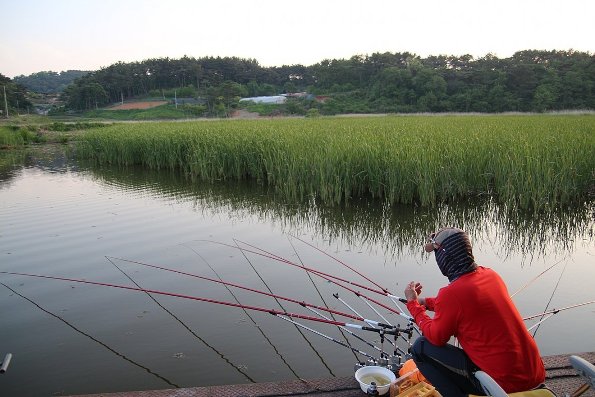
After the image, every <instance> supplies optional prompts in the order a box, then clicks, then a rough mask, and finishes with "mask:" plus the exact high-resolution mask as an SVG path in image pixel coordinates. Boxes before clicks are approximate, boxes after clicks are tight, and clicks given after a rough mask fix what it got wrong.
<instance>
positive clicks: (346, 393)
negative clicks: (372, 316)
mask: <svg viewBox="0 0 595 397" xmlns="http://www.w3.org/2000/svg"><path fill="white" fill-rule="evenodd" d="M575 355H577V356H580V357H582V358H584V359H585V360H587V361H589V362H590V363H595V352H589V353H577V354H575ZM569 356H570V355H569V354H563V355H556V356H547V357H543V363H544V364H545V367H546V381H545V383H546V385H547V386H548V387H549V388H550V389H551V390H553V391H554V392H555V393H556V395H558V396H564V395H565V393H572V392H574V391H575V390H576V389H577V388H578V387H579V386H581V385H582V384H583V383H585V379H584V378H581V377H580V376H578V375H577V373H576V371H575V370H574V369H573V368H572V366H571V365H570V363H569V361H568V357H569ZM303 395H307V396H315V397H361V396H364V395H365V394H364V393H363V392H362V391H361V389H360V387H359V384H358V383H357V382H356V380H355V378H354V377H337V378H329V379H315V380H290V381H283V382H269V383H253V384H241V385H224V386H207V387H192V388H180V389H166V390H144V391H135V392H121V393H106V394H89V395H85V397H208V396H218V397H225V396H229V397H231V396H237V397H239V396H242V397H271V396H303ZM593 396H595V390H593V389H590V390H588V391H587V392H586V393H585V394H583V397H593ZM71 397H81V396H71Z"/></svg>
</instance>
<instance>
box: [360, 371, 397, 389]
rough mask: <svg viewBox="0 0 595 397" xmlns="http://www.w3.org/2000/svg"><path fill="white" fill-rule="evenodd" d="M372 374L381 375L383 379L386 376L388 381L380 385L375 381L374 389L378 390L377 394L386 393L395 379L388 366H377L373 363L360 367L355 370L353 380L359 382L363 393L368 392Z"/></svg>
mask: <svg viewBox="0 0 595 397" xmlns="http://www.w3.org/2000/svg"><path fill="white" fill-rule="evenodd" d="M373 376H374V377H382V378H385V379H386V378H388V383H386V384H385V385H382V386H380V385H379V382H376V390H378V394H379V395H383V394H386V392H388V390H389V389H390V384H391V382H392V381H393V380H396V379H397V377H396V376H395V374H394V373H393V371H391V370H390V369H388V368H385V367H378V366H375V365H369V366H366V367H361V368H360V369H358V370H357V371H355V380H357V381H358V382H359V387H361V389H362V391H363V392H364V393H367V392H368V388H369V387H370V384H371V383H372V382H373V381H374V380H372V379H371V378H370V377H373ZM368 382H370V383H368Z"/></svg>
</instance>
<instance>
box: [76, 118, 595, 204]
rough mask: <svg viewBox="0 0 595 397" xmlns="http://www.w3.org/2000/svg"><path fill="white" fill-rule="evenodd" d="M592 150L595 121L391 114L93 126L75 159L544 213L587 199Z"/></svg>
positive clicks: (325, 200)
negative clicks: (474, 199) (490, 199)
mask: <svg viewBox="0 0 595 397" xmlns="http://www.w3.org/2000/svg"><path fill="white" fill-rule="evenodd" d="M594 143H595V117H593V116H551V115H540V116H407V117H399V116H391V117H381V118H378V117H361V118H317V119H281V120H273V119H266V120H225V121H209V122H188V123H179V122H162V123H142V124H116V125H113V126H111V127H106V128H101V129H97V130H90V131H88V132H87V133H86V134H85V136H84V139H83V140H82V141H81V143H80V146H79V151H78V152H79V154H80V156H82V157H86V158H91V159H95V160H96V161H97V162H99V163H109V164H116V165H120V166H126V165H132V164H140V165H144V166H146V167H149V168H155V169H159V168H167V169H172V170H179V171H181V172H184V173H185V174H186V175H187V176H188V177H189V178H190V179H192V180H194V181H210V182H214V181H220V180H242V179H247V180H254V181H255V182H256V183H261V184H266V185H268V186H271V187H272V188H273V189H274V190H275V192H276V193H277V194H278V195H279V196H280V197H281V198H282V199H286V200H310V199H317V200H319V201H320V202H321V203H322V204H324V205H336V204H343V203H348V202H350V201H351V200H355V199H357V198H358V197H362V196H367V197H374V198H378V199H381V200H384V201H386V202H387V203H388V204H395V203H406V204H407V203H414V202H415V203H420V204H422V205H436V204H437V203H440V202H445V201H456V200H461V199H465V198H467V197H469V196H477V195H493V196H495V197H496V198H497V200H499V201H501V202H504V203H509V204H512V205H514V206H518V207H521V208H530V207H534V208H542V207H548V206H549V207H555V206H557V205H561V204H569V203H572V202H576V201H584V200H589V199H590V197H589V192H590V191H591V192H592V190H593V175H594V170H595V160H594V158H595V156H594V155H593V154H594V152H595V151H594V147H595V145H594Z"/></svg>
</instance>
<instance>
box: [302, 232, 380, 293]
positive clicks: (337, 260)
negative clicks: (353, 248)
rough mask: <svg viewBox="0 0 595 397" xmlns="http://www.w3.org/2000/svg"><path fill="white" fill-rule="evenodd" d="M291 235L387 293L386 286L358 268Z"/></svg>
mask: <svg viewBox="0 0 595 397" xmlns="http://www.w3.org/2000/svg"><path fill="white" fill-rule="evenodd" d="M291 237H293V238H295V239H297V240H299V241H301V242H302V243H304V244H306V245H308V246H309V247H311V248H314V249H315V250H317V251H318V252H320V253H322V254H324V255H326V256H328V257H329V258H331V259H333V260H334V261H336V262H338V263H340V264H341V265H343V266H345V267H346V268H348V269H349V270H351V271H352V272H354V273H355V274H357V275H359V276H361V277H363V278H364V279H365V280H366V281H368V282H370V283H372V284H374V285H375V286H376V287H378V288H380V289H381V290H382V291H383V292H384V293H385V294H388V290H387V289H386V288H384V287H382V286H381V285H380V284H377V283H376V282H375V281H373V280H371V279H370V278H368V277H367V276H366V275H365V274H363V273H361V272H359V271H358V270H356V269H354V268H353V267H351V266H349V265H348V264H347V263H345V262H343V261H341V260H340V259H339V258H336V257H334V256H332V255H330V254H329V253H327V252H325V251H323V250H321V249H320V248H318V247H316V246H314V245H313V244H310V243H308V242H307V241H304V240H302V239H301V238H299V237H297V236H293V235H291Z"/></svg>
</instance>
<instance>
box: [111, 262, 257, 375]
mask: <svg viewBox="0 0 595 397" xmlns="http://www.w3.org/2000/svg"><path fill="white" fill-rule="evenodd" d="M105 258H106V259H107V260H108V261H109V262H110V263H111V264H112V265H114V266H115V267H116V269H118V270H119V271H120V272H122V274H124V275H125V276H126V277H127V278H128V279H129V280H130V281H132V283H133V284H134V285H136V286H137V287H138V288H139V289H141V290H142V289H143V288H142V287H141V286H140V285H139V284H138V283H137V282H136V281H134V280H133V279H132V277H130V276H129V275H128V274H127V273H126V272H125V271H124V270H122V269H121V268H120V267H119V266H118V265H116V263H115V262H114V261H112V260H111V259H110V258H109V257H107V256H106V257H105ZM146 295H147V296H148V297H149V298H151V300H153V302H155V303H156V304H157V306H159V307H160V308H161V309H163V310H164V311H165V312H166V313H167V314H169V315H170V316H171V317H173V318H174V319H175V320H176V321H177V322H179V323H180V324H181V325H182V326H183V327H184V328H186V330H188V332H190V334H192V335H193V336H194V337H195V338H196V339H198V340H199V341H201V342H202V343H203V344H204V345H205V346H207V347H208V348H209V349H211V350H212V351H213V352H215V353H216V354H217V355H219V357H221V358H222V359H223V360H224V361H225V362H227V363H228V364H229V365H231V366H232V368H234V369H235V370H236V371H238V372H239V373H241V374H242V375H244V377H245V378H246V379H248V380H249V381H250V382H252V383H256V381H255V380H254V379H252V377H250V376H249V375H248V374H247V373H245V372H244V371H243V370H242V369H241V368H240V367H239V366H237V365H235V364H234V363H232V362H231V361H230V360H229V359H228V358H227V357H225V356H224V355H223V354H222V353H221V352H219V351H218V350H217V349H215V348H214V347H213V346H211V345H210V344H208V343H207V342H206V341H205V340H204V339H203V338H201V337H200V336H198V334H196V333H195V332H194V331H193V330H192V329H191V328H190V327H188V326H187V325H186V323H184V322H183V321H182V320H181V319H180V318H179V317H178V316H176V315H175V314H173V313H172V312H171V311H169V310H168V309H167V308H166V307H165V306H163V305H162V304H161V303H160V302H159V301H157V299H155V297H154V296H152V295H151V294H149V293H148V292H147V293H146Z"/></svg>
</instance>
